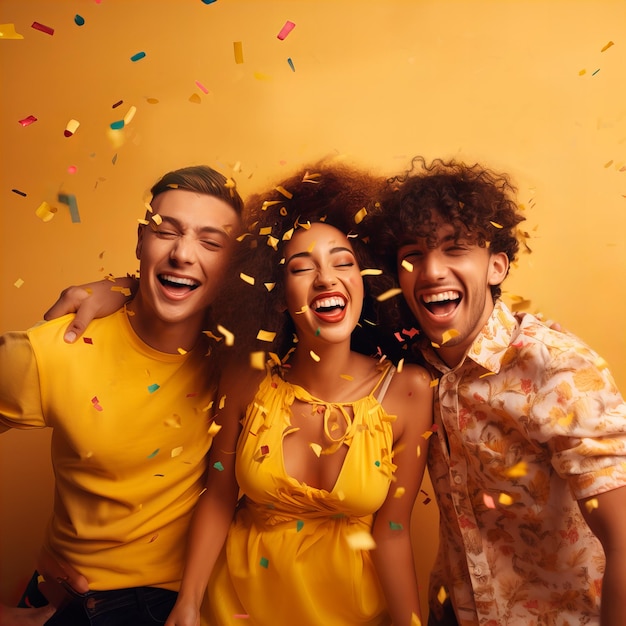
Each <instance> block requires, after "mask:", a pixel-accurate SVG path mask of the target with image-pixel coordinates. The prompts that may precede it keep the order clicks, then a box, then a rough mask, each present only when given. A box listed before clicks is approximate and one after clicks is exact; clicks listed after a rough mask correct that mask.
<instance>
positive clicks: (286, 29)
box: [276, 20, 296, 41]
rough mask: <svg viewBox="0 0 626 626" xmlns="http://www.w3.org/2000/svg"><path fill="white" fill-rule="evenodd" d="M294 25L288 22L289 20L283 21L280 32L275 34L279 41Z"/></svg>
mask: <svg viewBox="0 0 626 626" xmlns="http://www.w3.org/2000/svg"><path fill="white" fill-rule="evenodd" d="M295 27H296V25H295V24H294V23H293V22H290V21H289V20H287V21H286V22H285V25H284V26H283V27H282V28H281V29H280V32H279V33H278V35H276V36H277V37H278V39H280V40H281V41H283V39H285V37H286V36H287V35H288V34H289V33H290V32H291V31H292V30H293V29H294V28H295Z"/></svg>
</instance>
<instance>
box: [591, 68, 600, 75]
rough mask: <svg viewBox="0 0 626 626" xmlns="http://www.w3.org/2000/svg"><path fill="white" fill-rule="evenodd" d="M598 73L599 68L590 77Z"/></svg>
mask: <svg viewBox="0 0 626 626" xmlns="http://www.w3.org/2000/svg"><path fill="white" fill-rule="evenodd" d="M599 71H600V68H598V69H597V70H596V71H595V72H594V73H593V74H592V76H595V75H596V74H597V73H598V72H599Z"/></svg>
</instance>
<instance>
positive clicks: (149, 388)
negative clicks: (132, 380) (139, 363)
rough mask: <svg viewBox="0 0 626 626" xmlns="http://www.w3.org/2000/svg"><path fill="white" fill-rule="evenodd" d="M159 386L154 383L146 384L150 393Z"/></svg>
mask: <svg viewBox="0 0 626 626" xmlns="http://www.w3.org/2000/svg"><path fill="white" fill-rule="evenodd" d="M159 388H160V385H157V384H156V383H153V384H152V385H148V391H149V392H150V393H154V392H155V391H156V390H157V389H159Z"/></svg>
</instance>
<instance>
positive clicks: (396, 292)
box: [376, 287, 402, 302]
mask: <svg viewBox="0 0 626 626" xmlns="http://www.w3.org/2000/svg"><path fill="white" fill-rule="evenodd" d="M401 293H402V289H399V288H398V287H395V288H394V289H388V290H387V291H385V292H384V293H381V294H380V295H379V296H376V300H378V302H384V301H385V300H389V298H393V297H394V296H397V295H399V294H401Z"/></svg>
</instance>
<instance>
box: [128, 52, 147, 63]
mask: <svg viewBox="0 0 626 626" xmlns="http://www.w3.org/2000/svg"><path fill="white" fill-rule="evenodd" d="M145 56H146V53H145V52H138V53H137V54H133V56H132V57H130V60H131V61H132V62H133V63H134V62H135V61H140V60H141V59H143V58H144V57H145Z"/></svg>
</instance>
